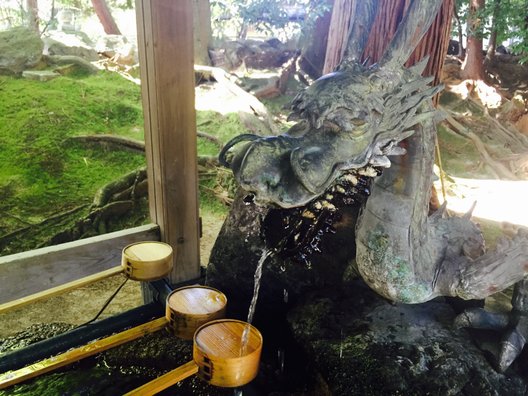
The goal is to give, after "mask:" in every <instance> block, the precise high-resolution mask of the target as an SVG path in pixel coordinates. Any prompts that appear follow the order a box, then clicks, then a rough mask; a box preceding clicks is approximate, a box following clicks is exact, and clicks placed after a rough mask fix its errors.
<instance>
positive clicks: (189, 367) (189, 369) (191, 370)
mask: <svg viewBox="0 0 528 396" xmlns="http://www.w3.org/2000/svg"><path fill="white" fill-rule="evenodd" d="M197 372H198V365H197V364H196V363H195V362H194V361H193V360H191V361H190V362H187V363H185V364H183V365H181V366H179V367H177V368H175V369H174V370H172V371H169V372H168V373H166V374H163V375H162V376H161V377H158V378H155V379H153V380H152V381H150V382H147V383H146V384H144V385H142V386H140V387H139V388H136V389H134V390H132V391H130V392H128V393H125V396H133V395H140V396H145V395H154V394H156V393H159V392H161V391H162V390H165V389H167V388H168V387H170V386H172V385H174V384H176V383H178V382H180V381H181V380H184V379H185V378H187V377H190V376H191V375H194V374H196V373H197Z"/></svg>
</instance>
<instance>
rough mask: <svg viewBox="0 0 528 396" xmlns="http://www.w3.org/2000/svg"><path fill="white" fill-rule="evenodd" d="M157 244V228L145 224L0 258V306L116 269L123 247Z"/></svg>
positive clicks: (153, 225)
mask: <svg viewBox="0 0 528 396" xmlns="http://www.w3.org/2000/svg"><path fill="white" fill-rule="evenodd" d="M157 240H159V229H158V226H157V225H155V224H148V225H144V226H140V227H135V228H130V229H127V230H122V231H117V232H112V233H108V234H104V235H99V236H96V237H92V238H86V239H81V240H78V241H74V242H68V243H63V244H61V245H56V246H48V247H45V248H41V249H35V250H30V251H28V252H23V253H17V254H12V255H9V256H3V257H0V284H1V285H2V287H1V288H0V304H2V303H5V302H8V301H12V300H16V299H19V298H22V297H25V296H28V295H31V294H34V293H38V292H41V291H43V290H46V289H50V288H53V287H57V286H59V285H62V284H64V283H68V282H71V281H74V280H76V279H79V278H82V277H85V276H89V275H93V274H96V273H98V272H101V271H105V270H107V269H110V268H112V267H115V266H116V265H117V264H120V263H121V251H122V250H123V248H124V247H125V246H127V245H129V244H131V243H133V242H139V241H157Z"/></svg>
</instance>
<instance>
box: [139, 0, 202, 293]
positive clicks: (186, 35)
mask: <svg viewBox="0 0 528 396" xmlns="http://www.w3.org/2000/svg"><path fill="white" fill-rule="evenodd" d="M136 12H137V18H136V19H137V23H138V49H139V59H140V70H141V91H142V98H143V112H144V119H145V149H146V150H145V154H146V158H147V174H148V179H149V183H148V184H149V207H150V214H151V219H152V221H153V222H154V223H156V224H158V225H159V227H160V232H161V240H162V241H163V242H166V243H168V244H169V245H171V246H172V247H173V248H174V251H175V255H174V269H173V271H172V273H171V274H170V276H169V278H170V281H171V282H172V283H178V282H181V281H185V280H187V279H192V278H196V277H198V276H199V274H200V256H199V254H200V253H199V251H200V250H199V242H200V241H199V218H198V167H197V149H196V115H195V108H194V61H193V33H192V31H193V13H192V1H191V0H179V1H173V0H157V1H147V0H136Z"/></svg>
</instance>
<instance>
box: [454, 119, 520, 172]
mask: <svg viewBox="0 0 528 396" xmlns="http://www.w3.org/2000/svg"><path fill="white" fill-rule="evenodd" d="M444 112H445V121H446V122H447V123H449V125H451V126H452V127H453V128H454V131H455V132H456V133H458V134H459V135H462V136H463V137H465V138H467V139H470V140H471V141H472V142H473V143H474V144H475V147H476V148H477V150H478V152H479V154H480V156H481V158H482V160H483V161H484V162H485V163H486V165H488V166H489V167H490V168H491V169H492V170H493V172H494V173H495V174H496V175H497V176H498V177H499V178H501V179H508V180H519V177H518V176H517V175H516V174H514V173H513V172H512V171H510V170H509V169H508V168H507V167H506V166H504V165H503V164H501V163H500V162H498V161H496V160H494V159H493V158H492V157H491V156H490V154H489V152H488V149H487V148H486V145H485V144H484V143H483V142H482V140H481V139H480V138H479V137H478V136H477V135H476V134H475V133H474V132H472V131H470V130H469V129H468V128H466V127H465V126H463V125H462V124H461V123H459V122H458V121H456V120H455V119H454V118H453V117H452V116H451V115H450V113H449V112H448V111H446V110H445V109H444Z"/></svg>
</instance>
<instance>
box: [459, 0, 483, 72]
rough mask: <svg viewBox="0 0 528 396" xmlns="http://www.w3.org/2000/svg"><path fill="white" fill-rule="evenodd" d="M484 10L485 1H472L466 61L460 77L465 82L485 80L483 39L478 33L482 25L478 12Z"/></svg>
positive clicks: (470, 4) (470, 3)
mask: <svg viewBox="0 0 528 396" xmlns="http://www.w3.org/2000/svg"><path fill="white" fill-rule="evenodd" d="M483 9H484V0H470V2H469V16H468V28H467V31H468V43H467V49H466V51H467V52H466V59H465V60H464V63H462V71H461V73H460V76H461V77H462V79H464V80H484V76H485V74H484V63H483V62H484V54H483V53H482V38H480V37H479V35H478V33H477V31H478V29H479V27H480V25H481V20H480V19H479V17H478V12H479V11H481V10H483Z"/></svg>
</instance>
